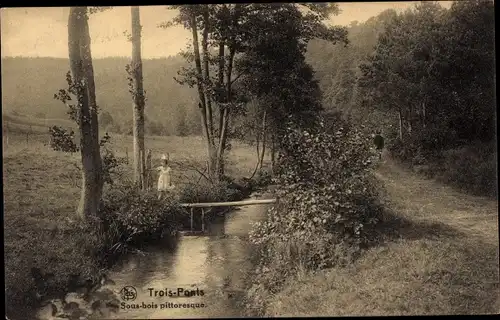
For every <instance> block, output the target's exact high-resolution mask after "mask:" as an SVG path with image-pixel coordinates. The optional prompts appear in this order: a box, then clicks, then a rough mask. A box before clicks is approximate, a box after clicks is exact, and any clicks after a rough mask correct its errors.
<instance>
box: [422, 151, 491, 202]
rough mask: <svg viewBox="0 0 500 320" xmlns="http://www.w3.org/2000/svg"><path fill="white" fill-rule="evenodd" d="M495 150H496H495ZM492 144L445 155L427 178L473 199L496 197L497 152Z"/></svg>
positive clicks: (447, 152) (431, 169)
mask: <svg viewBox="0 0 500 320" xmlns="http://www.w3.org/2000/svg"><path fill="white" fill-rule="evenodd" d="M492 149H493V150H492ZM494 149H495V146H494V145H492V144H487V145H484V144H479V143H478V144H477V145H476V146H471V147H463V148H460V149H452V150H447V151H444V152H442V153H441V154H440V158H439V160H438V161H436V162H433V163H431V164H430V165H429V171H430V172H429V173H427V174H428V176H430V177H434V178H436V179H437V180H438V181H441V182H444V183H446V184H449V185H451V186H453V187H456V188H457V189H459V190H462V191H466V192H469V193H471V194H474V195H480V196H491V197H496V196H497V194H498V191H497V179H498V174H497V152H496V150H494Z"/></svg>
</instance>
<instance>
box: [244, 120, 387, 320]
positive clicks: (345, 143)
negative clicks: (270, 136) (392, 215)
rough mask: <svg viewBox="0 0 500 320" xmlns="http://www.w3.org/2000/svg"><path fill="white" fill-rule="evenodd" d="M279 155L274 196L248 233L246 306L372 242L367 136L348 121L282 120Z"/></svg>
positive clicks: (374, 196)
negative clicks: (252, 265)
mask: <svg viewBox="0 0 500 320" xmlns="http://www.w3.org/2000/svg"><path fill="white" fill-rule="evenodd" d="M282 141H283V143H282V150H281V153H280V158H279V161H278V165H279V166H278V170H277V176H276V182H277V184H278V186H279V188H278V191H277V193H276V197H277V198H278V203H277V204H276V205H275V206H274V207H273V208H271V209H270V210H269V212H268V215H267V218H266V220H265V221H263V222H261V223H259V224H257V225H256V226H255V227H254V229H253V230H252V231H251V233H250V241H251V242H252V244H253V248H254V250H255V256H256V257H258V258H257V261H256V262H257V267H256V270H255V275H254V277H253V285H252V286H251V288H250V291H249V295H248V297H247V299H248V302H247V304H248V306H249V308H251V310H250V309H249V313H250V314H251V315H262V311H263V310H264V309H265V307H266V306H265V304H266V300H268V298H269V296H270V295H274V294H276V293H278V292H279V291H280V290H281V289H282V287H283V284H284V282H285V281H286V280H288V279H290V278H292V277H294V276H295V275H296V274H298V273H299V272H301V271H307V270H309V271H314V270H320V269H324V268H328V267H332V266H336V265H345V264H349V263H351V262H352V261H354V260H355V259H356V258H357V257H359V256H360V253H361V251H362V250H363V249H364V248H366V247H368V246H369V245H370V243H372V242H373V241H375V240H374V239H372V235H373V232H371V230H372V229H374V227H375V225H377V223H378V222H379V219H380V217H381V215H382V211H383V210H382V206H381V205H380V203H379V201H378V199H379V197H378V192H379V189H378V188H379V185H378V184H377V183H376V182H375V181H376V180H375V179H373V178H372V177H371V174H370V169H371V168H372V161H373V159H374V157H375V153H374V152H373V150H372V149H371V148H370V144H371V139H370V137H369V136H367V135H365V134H362V133H361V132H359V131H358V130H356V129H354V128H353V127H351V126H350V125H349V124H348V123H345V122H341V121H340V119H339V120H338V121H337V122H336V123H335V127H330V128H325V127H324V124H323V123H322V121H321V120H319V121H318V123H317V124H316V126H314V127H311V128H308V129H303V128H300V127H299V126H298V125H295V124H294V123H289V124H288V128H287V132H286V134H285V135H284V137H283V140H282Z"/></svg>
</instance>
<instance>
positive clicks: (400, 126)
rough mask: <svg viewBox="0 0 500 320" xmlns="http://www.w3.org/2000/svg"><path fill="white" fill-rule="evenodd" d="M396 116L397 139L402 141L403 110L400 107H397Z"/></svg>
mask: <svg viewBox="0 0 500 320" xmlns="http://www.w3.org/2000/svg"><path fill="white" fill-rule="evenodd" d="M398 116H399V140H401V141H403V110H401V107H399V109H398Z"/></svg>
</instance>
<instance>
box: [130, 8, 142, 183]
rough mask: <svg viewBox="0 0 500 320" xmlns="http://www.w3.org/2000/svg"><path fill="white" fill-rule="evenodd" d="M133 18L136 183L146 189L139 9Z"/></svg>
mask: <svg viewBox="0 0 500 320" xmlns="http://www.w3.org/2000/svg"><path fill="white" fill-rule="evenodd" d="M131 17H132V66H131V67H132V79H133V88H134V89H133V90H134V91H133V92H134V93H133V109H134V110H133V119H134V126H133V135H134V142H133V143H134V181H135V183H137V184H138V185H139V187H140V188H141V189H145V187H146V177H145V173H146V161H145V156H144V155H145V152H144V107H145V99H144V87H143V77H142V57H141V29H142V27H141V18H140V11H139V7H137V6H134V7H131Z"/></svg>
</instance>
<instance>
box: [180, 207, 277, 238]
mask: <svg viewBox="0 0 500 320" xmlns="http://www.w3.org/2000/svg"><path fill="white" fill-rule="evenodd" d="M270 203H276V199H259V200H257V199H255V200H243V201H230V202H202V203H181V204H180V206H181V207H185V208H189V209H190V224H191V231H190V232H189V233H193V232H195V231H193V217H194V208H201V233H203V232H205V214H206V213H208V212H209V211H210V210H212V208H214V207H241V206H250V205H262V204H270ZM207 208H209V209H208V210H207V211H205V209H207Z"/></svg>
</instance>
